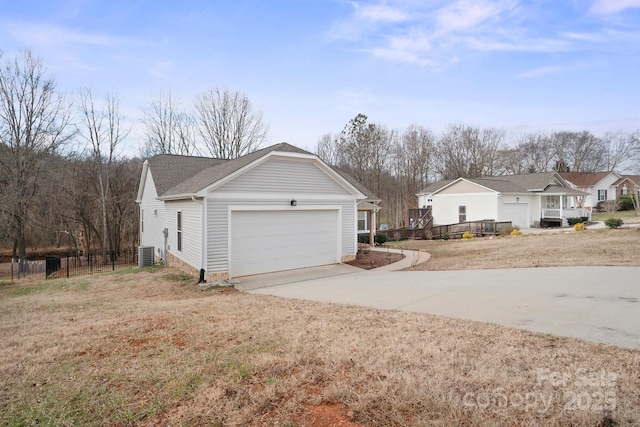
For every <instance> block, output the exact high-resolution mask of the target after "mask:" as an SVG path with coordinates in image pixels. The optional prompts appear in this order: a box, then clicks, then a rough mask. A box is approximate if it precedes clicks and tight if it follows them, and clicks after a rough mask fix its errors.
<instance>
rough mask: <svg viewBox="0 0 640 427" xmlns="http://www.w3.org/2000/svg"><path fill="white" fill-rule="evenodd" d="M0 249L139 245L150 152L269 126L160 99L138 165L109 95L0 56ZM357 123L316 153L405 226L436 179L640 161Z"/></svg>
mask: <svg viewBox="0 0 640 427" xmlns="http://www.w3.org/2000/svg"><path fill="white" fill-rule="evenodd" d="M0 67H1V68H0V248H9V249H10V250H11V253H12V256H14V257H25V256H26V255H27V253H28V250H29V251H33V250H35V249H37V248H45V247H50V246H56V247H60V248H65V249H67V250H78V251H83V252H88V251H96V250H97V251H102V252H103V253H106V252H108V251H116V252H117V251H120V250H122V249H125V248H127V249H135V247H136V245H137V244H138V224H139V219H138V215H139V212H138V208H137V206H136V204H135V199H136V195H137V190H138V182H139V177H140V172H141V168H142V162H143V160H142V159H144V158H146V157H151V156H153V155H156V154H177V155H200V156H210V157H215V158H226V159H233V158H236V157H239V156H242V155H244V154H247V153H250V152H252V151H255V150H256V149H258V148H260V147H261V145H262V144H263V142H264V141H265V140H266V135H267V130H268V127H267V126H266V125H265V124H264V123H263V121H262V115H261V113H260V112H257V111H255V110H254V109H253V106H252V105H251V102H250V101H249V99H248V98H247V96H246V95H244V94H241V93H238V92H230V91H228V90H221V89H217V88H212V89H209V90H208V91H205V92H203V93H202V94H200V95H199V96H197V97H196V99H195V100H194V102H193V104H192V105H193V108H191V109H188V108H185V107H183V106H181V104H180V102H179V101H178V100H177V99H176V98H175V97H174V96H173V95H172V94H171V92H166V93H163V94H161V95H160V96H159V97H157V98H156V99H155V100H153V101H152V102H151V103H150V104H149V105H148V106H147V107H146V108H145V109H144V111H143V113H144V117H143V119H142V121H141V123H140V125H141V126H142V128H143V136H142V143H141V150H140V151H141V152H140V155H141V157H134V158H128V157H126V156H124V155H123V154H122V148H123V147H122V145H123V143H124V141H125V139H126V138H127V136H128V135H129V133H130V130H131V129H128V128H126V126H125V125H124V123H125V119H124V117H123V116H122V115H121V113H120V108H119V100H118V98H117V96H115V95H113V94H108V95H107V96H106V97H105V98H104V99H100V100H99V99H97V98H96V97H95V96H94V94H93V93H92V92H91V90H90V89H89V88H82V89H81V90H80V91H79V93H78V94H76V96H75V99H72V98H70V97H65V96H63V95H62V94H60V93H58V92H57V91H56V84H55V81H54V80H53V79H51V78H49V77H48V76H47V75H46V72H45V69H44V67H43V64H42V61H41V60H40V59H38V58H36V57H34V56H33V55H32V54H31V52H30V51H25V52H23V54H22V56H19V57H16V58H14V59H13V60H11V59H7V60H5V59H4V58H3V55H2V52H0ZM367 120H368V119H367V116H365V115H363V114H358V115H357V116H356V117H355V118H353V119H352V120H350V121H349V123H348V124H347V125H346V126H345V127H344V129H343V130H342V131H341V132H340V133H338V134H326V135H323V136H322V137H321V138H320V139H319V141H318V145H317V154H318V155H319V156H320V158H322V159H323V160H324V161H325V162H327V163H329V164H330V165H333V166H335V167H338V168H340V169H343V170H345V171H346V172H348V173H350V174H351V175H352V176H353V177H354V178H356V179H357V180H358V181H360V182H361V183H363V184H364V185H366V186H367V187H369V188H370V189H371V190H372V191H373V192H374V193H375V194H377V195H378V196H379V197H380V198H381V199H382V201H383V203H382V212H381V215H380V220H381V221H382V222H386V223H389V224H390V225H391V226H395V227H401V226H406V225H407V224H406V223H407V218H406V213H407V209H408V208H411V207H415V200H416V198H415V194H416V193H417V192H419V191H420V190H421V189H423V188H424V187H426V186H427V185H428V184H429V183H432V182H435V181H437V180H440V179H453V178H458V177H461V176H462V177H476V176H489V175H501V174H514V173H526V172H543V171H549V170H554V169H555V170H571V171H601V170H612V169H618V168H621V167H622V166H623V165H624V166H626V165H628V164H633V165H636V166H637V165H638V164H639V163H640V161H639V160H640V149H639V148H638V146H639V144H640V142H639V141H640V133H639V132H636V133H634V134H625V133H612V134H608V135H605V136H604V137H596V136H594V135H592V134H591V133H589V132H587V131H583V132H555V133H551V134H542V133H528V134H527V133H523V134H521V135H518V136H517V137H516V138H515V140H514V141H507V136H506V133H505V131H503V130H498V129H480V128H476V127H472V126H467V125H462V124H461V125H451V126H450V127H449V128H448V129H447V130H446V131H445V132H444V133H443V134H442V135H439V136H436V135H434V133H433V132H432V131H431V130H429V129H428V128H426V127H422V126H417V125H414V126H410V127H408V128H407V129H406V130H405V131H404V132H402V133H400V132H398V131H395V130H389V129H388V128H387V127H386V126H384V125H383V124H371V123H368V122H367Z"/></svg>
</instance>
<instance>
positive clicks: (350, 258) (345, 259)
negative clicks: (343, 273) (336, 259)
mask: <svg viewBox="0 0 640 427" xmlns="http://www.w3.org/2000/svg"><path fill="white" fill-rule="evenodd" d="M355 259H356V256H355V255H344V256H343V257H342V258H340V262H349V261H353V260H355Z"/></svg>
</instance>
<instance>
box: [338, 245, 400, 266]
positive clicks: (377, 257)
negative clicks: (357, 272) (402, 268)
mask: <svg viewBox="0 0 640 427" xmlns="http://www.w3.org/2000/svg"><path fill="white" fill-rule="evenodd" d="M402 258H404V255H402V254H397V253H394V252H387V251H371V250H366V249H359V250H358V254H357V255H356V259H355V260H353V261H349V262H347V263H346V264H349V265H353V266H355V267H359V268H364V269H365V270H371V269H374V268H378V267H384V266H385V265H389V264H393V263H395V262H398V261H400V260H401V259H402Z"/></svg>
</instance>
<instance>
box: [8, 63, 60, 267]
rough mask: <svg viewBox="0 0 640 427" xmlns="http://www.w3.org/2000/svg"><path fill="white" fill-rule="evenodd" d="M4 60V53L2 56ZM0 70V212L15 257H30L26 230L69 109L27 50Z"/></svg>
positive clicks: (53, 84)
mask: <svg viewBox="0 0 640 427" xmlns="http://www.w3.org/2000/svg"><path fill="white" fill-rule="evenodd" d="M0 57H1V54H0ZM1 67H2V68H1V69H0V147H1V148H2V156H0V170H1V171H2V173H1V174H0V175H2V176H4V180H6V184H5V185H4V186H3V187H4V188H5V191H3V192H2V197H3V199H2V201H1V203H0V211H2V213H3V214H4V216H5V219H6V221H7V224H6V225H7V230H8V232H7V234H8V235H9V236H10V238H11V240H12V241H13V256H14V257H15V256H17V255H20V256H21V257H24V256H26V239H25V230H26V229H27V228H28V227H29V226H30V225H31V224H30V218H31V210H32V206H33V201H34V196H35V195H36V193H37V190H38V186H39V184H40V183H41V170H42V168H43V166H44V161H45V159H46V157H47V155H49V154H51V153H53V152H55V151H56V150H58V149H59V148H60V147H61V146H62V145H63V144H64V143H65V142H67V141H68V140H69V138H70V137H71V134H70V133H69V132H68V129H69V121H70V106H69V104H68V103H67V101H66V100H65V99H64V98H63V97H62V96H61V95H59V94H56V92H55V82H54V80H52V79H49V78H47V77H46V75H45V70H44V68H43V66H42V61H41V60H40V59H38V58H34V57H33V55H32V54H31V52H30V51H25V52H24V53H23V55H22V57H21V58H16V59H15V60H14V61H10V60H8V61H6V62H5V63H4V64H2V66H1Z"/></svg>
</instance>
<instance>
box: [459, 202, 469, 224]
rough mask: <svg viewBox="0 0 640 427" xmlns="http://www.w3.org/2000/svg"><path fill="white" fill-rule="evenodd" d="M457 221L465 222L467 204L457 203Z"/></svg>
mask: <svg viewBox="0 0 640 427" xmlns="http://www.w3.org/2000/svg"><path fill="white" fill-rule="evenodd" d="M458 222H459V223H462V222H467V206H466V205H459V206H458Z"/></svg>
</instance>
